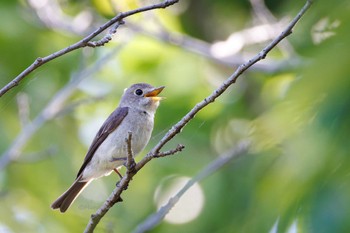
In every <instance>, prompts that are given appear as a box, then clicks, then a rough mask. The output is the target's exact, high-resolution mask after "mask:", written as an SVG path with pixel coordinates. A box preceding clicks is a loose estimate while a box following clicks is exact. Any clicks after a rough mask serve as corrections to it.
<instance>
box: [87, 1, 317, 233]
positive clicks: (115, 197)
mask: <svg viewBox="0 0 350 233" xmlns="http://www.w3.org/2000/svg"><path fill="white" fill-rule="evenodd" d="M311 4H312V1H311V0H308V1H307V2H306V3H305V5H304V6H303V8H302V9H301V10H300V11H299V13H298V14H297V16H295V18H294V19H293V20H292V21H291V22H290V23H289V24H288V25H287V26H286V29H285V30H284V31H283V32H282V33H281V34H280V35H279V36H278V37H276V38H275V39H274V40H273V41H272V42H271V43H270V44H268V45H267V46H266V47H265V48H264V49H263V50H262V51H260V52H259V53H258V54H257V55H256V56H255V57H253V58H252V59H250V60H249V61H247V62H245V63H244V64H242V65H240V66H239V67H238V69H237V70H236V71H235V72H234V73H233V74H232V75H231V76H230V77H229V78H228V79H226V80H225V81H224V82H223V83H222V85H221V86H220V87H219V88H217V89H216V90H214V91H213V93H212V94H211V95H209V96H208V97H206V98H205V99H204V100H203V101H201V102H199V103H198V104H196V105H195V106H194V107H193V108H192V110H190V111H189V112H188V113H187V114H186V115H185V116H184V117H183V118H182V119H181V120H180V121H179V122H178V123H176V124H175V125H174V126H173V127H172V128H171V129H170V130H169V131H168V132H167V134H166V135H165V136H164V137H163V138H162V139H161V140H160V141H159V143H158V144H157V145H156V146H155V147H154V148H153V149H152V150H151V151H150V152H149V153H148V154H147V155H146V156H145V157H144V158H143V159H142V160H141V161H140V162H138V163H137V164H136V165H135V167H134V171H133V172H129V171H127V172H126V174H125V175H124V177H123V178H122V179H121V181H120V182H119V185H118V187H117V188H115V189H114V190H113V192H112V194H111V195H110V196H109V197H108V199H107V200H106V201H105V203H104V204H103V205H102V206H101V207H100V208H99V209H98V210H97V211H96V213H95V214H93V215H92V216H91V219H90V221H89V223H88V225H87V227H86V229H85V232H93V230H94V229H95V227H96V226H97V224H98V222H99V221H100V220H101V219H102V218H103V216H104V215H105V214H106V213H107V212H108V210H109V209H110V208H111V207H112V206H113V205H114V204H115V203H117V202H118V201H120V200H121V197H120V196H121V194H122V192H123V191H124V190H125V189H126V187H128V184H129V183H130V181H131V179H132V178H133V177H134V176H135V175H136V174H137V172H138V171H139V170H141V169H142V167H143V166H145V165H146V164H147V163H148V162H150V161H151V160H152V159H154V158H157V157H161V155H163V156H165V155H170V154H171V153H168V152H160V149H162V148H163V147H164V145H165V144H167V143H168V142H169V141H170V140H171V139H172V138H174V137H175V136H176V135H177V134H179V133H180V132H181V130H182V129H183V128H184V127H185V126H186V124H187V123H188V122H189V121H191V120H192V119H193V118H194V117H195V115H196V114H197V113H198V112H199V111H201V110H202V109H203V108H205V107H206V106H208V105H209V104H211V103H213V102H214V101H215V100H216V99H217V98H218V97H219V96H220V95H221V94H223V93H224V92H225V91H226V90H227V88H228V87H229V86H231V85H232V84H233V83H235V82H236V80H237V79H238V77H240V75H241V74H242V73H243V72H245V71H246V70H247V69H249V68H250V67H251V66H252V65H254V64H255V63H257V62H258V61H260V60H262V59H264V58H265V57H266V55H267V54H268V53H269V52H270V51H271V50H272V49H273V48H274V47H275V46H276V45H277V44H278V43H279V42H281V41H282V40H283V39H284V38H286V37H287V36H288V35H290V34H291V33H292V29H293V28H294V26H295V25H296V23H297V22H298V21H299V20H300V19H301V17H302V16H303V15H304V14H305V12H306V11H307V10H308V9H309V8H310V6H311ZM178 148H182V146H181V145H179V146H178ZM181 150H182V149H174V150H171V151H173V152H174V153H176V152H179V151H181ZM127 169H128V168H127ZM200 178H201V177H200ZM201 179H202V178H201Z"/></svg>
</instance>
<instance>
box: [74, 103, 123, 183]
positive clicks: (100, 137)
mask: <svg viewBox="0 0 350 233" xmlns="http://www.w3.org/2000/svg"><path fill="white" fill-rule="evenodd" d="M128 109H129V108H128V107H118V108H117V109H116V110H115V111H114V112H112V113H111V115H109V117H108V118H107V120H106V121H105V122H104V123H103V125H102V126H101V128H100V130H99V131H98V132H97V134H96V136H95V138H94V140H93V141H92V143H91V145H90V148H89V150H88V152H87V153H86V156H85V159H84V163H83V165H82V166H81V168H80V170H79V172H78V174H77V178H78V177H79V176H80V174H81V173H82V172H83V170H84V169H85V167H86V166H87V164H88V163H89V162H90V161H91V159H92V157H93V156H94V154H95V152H96V150H97V148H98V147H99V146H100V145H101V144H102V142H103V141H104V140H105V139H106V138H107V137H108V135H109V134H110V133H112V132H113V131H114V130H115V129H116V128H118V126H119V125H120V123H121V122H122V121H123V119H124V118H125V117H126V115H128Z"/></svg>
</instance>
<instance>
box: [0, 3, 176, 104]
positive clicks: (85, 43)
mask: <svg viewBox="0 0 350 233" xmlns="http://www.w3.org/2000/svg"><path fill="white" fill-rule="evenodd" d="M178 1H179V0H165V1H164V2H161V3H158V4H154V5H149V6H145V7H141V8H138V9H135V10H131V11H127V12H121V13H119V14H118V15H116V16H115V17H114V18H112V19H111V20H109V21H107V22H106V23H105V24H103V25H102V26H100V27H99V28H98V29H96V30H95V31H93V32H92V33H91V34H90V35H88V36H86V37H85V38H83V39H82V40H80V41H78V42H76V43H75V44H72V45H70V46H68V47H66V48H64V49H61V50H59V51H57V52H54V53H52V54H50V55H48V56H46V57H38V58H37V59H36V60H35V61H34V62H33V63H32V64H31V65H30V66H28V67H27V68H26V69H25V70H24V71H22V73H20V74H19V75H18V76H17V77H15V78H14V79H13V80H12V81H11V82H9V83H8V84H7V85H6V86H4V87H3V88H2V89H1V90H0V97H1V96H3V95H4V94H5V93H6V92H8V91H9V90H10V89H12V88H13V87H15V86H17V85H18V84H19V83H20V82H21V81H22V80H23V79H24V78H25V77H27V76H28V75H29V74H30V73H32V72H33V71H34V70H36V69H37V68H38V67H40V66H42V65H44V64H45V63H47V62H49V61H51V60H53V59H56V58H58V57H60V56H62V55H64V54H67V53H69V52H72V51H74V50H77V49H80V48H84V47H87V46H89V47H96V46H102V45H104V44H106V43H108V42H109V40H110V39H109V38H110V36H111V35H110V34H107V35H106V37H105V39H104V40H103V39H102V40H99V41H97V42H92V41H91V40H92V39H94V38H95V37H96V36H98V35H100V34H101V33H102V32H103V31H105V30H106V29H107V28H109V27H110V26H112V25H114V24H116V23H118V22H119V23H118V24H117V27H118V26H119V25H121V24H123V23H122V21H123V19H125V18H127V17H129V16H131V15H135V14H138V13H141V12H145V11H149V10H154V9H160V8H166V7H168V6H171V5H173V4H175V3H177V2H178ZM116 30H117V28H116V27H114V28H113V29H112V30H111V32H110V33H113V34H114V33H115V32H116Z"/></svg>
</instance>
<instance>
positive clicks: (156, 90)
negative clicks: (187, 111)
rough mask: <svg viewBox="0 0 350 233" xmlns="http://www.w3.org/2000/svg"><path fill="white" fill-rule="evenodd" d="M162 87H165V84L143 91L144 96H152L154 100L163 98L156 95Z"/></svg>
mask: <svg viewBox="0 0 350 233" xmlns="http://www.w3.org/2000/svg"><path fill="white" fill-rule="evenodd" d="M164 88H165V86H161V87H156V88H154V89H152V90H150V91H149V92H147V93H145V95H144V96H145V97H150V98H152V100H156V101H159V100H162V99H165V97H160V96H158V94H159V93H161V92H162V91H163V89H164Z"/></svg>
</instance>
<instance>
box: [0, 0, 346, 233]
mask: <svg viewBox="0 0 350 233" xmlns="http://www.w3.org/2000/svg"><path fill="white" fill-rule="evenodd" d="M156 2H157V1H153V0H152V1H149V0H148V1H138V0H130V1H116V0H91V1H74V0H20V1H19V0H18V1H13V0H2V1H1V2H0V77H1V78H0V86H1V87H3V86H4V85H6V84H7V83H8V82H9V81H11V80H12V79H13V78H14V77H16V76H17V75H18V74H19V73H21V72H22V71H23V70H24V69H25V68H26V67H27V66H28V65H30V64H31V63H32V62H33V61H34V60H35V59H36V58H37V57H43V56H46V55H49V54H51V53H53V52H55V51H57V50H59V49H62V48H65V47H67V46H69V45H71V44H73V43H75V42H77V41H78V40H80V39H81V38H83V37H84V36H86V35H87V34H88V33H89V32H91V31H93V30H94V29H96V28H97V27H98V26H99V25H101V24H103V23H104V22H106V21H107V20H108V19H110V18H112V17H113V16H114V15H115V14H116V13H118V12H121V11H128V10H132V9H135V8H138V7H141V6H145V5H147V4H152V3H156ZM304 3H305V1H301V0H297V1H292V0H278V1H277V0H267V1H265V2H264V1H263V0H217V1H211V0H202V1H195V0H188V1H183V0H182V1H180V2H179V3H178V4H175V5H173V6H171V7H169V8H167V9H165V10H155V11H151V12H146V13H142V14H138V15H135V16H133V17H129V18H127V19H126V20H125V22H126V24H125V25H124V26H122V27H120V28H119V29H118V32H117V34H116V35H115V36H114V39H113V40H112V41H111V42H110V43H108V44H107V45H106V46H104V47H99V48H95V49H92V48H85V49H82V50H78V51H75V52H72V53H70V54H67V55H65V56H63V57H60V58H58V59H56V60H54V61H52V62H50V63H48V64H45V65H44V66H42V67H40V68H39V69H37V70H36V71H35V72H33V73H32V74H31V75H29V76H28V77H27V78H26V79H25V80H24V81H23V82H21V83H20V85H19V86H17V87H15V88H14V89H12V90H11V91H9V92H8V93H7V94H5V95H4V96H2V97H1V98H0V132H1V134H0V139H1V140H0V156H1V157H0V168H1V169H0V206H1V208H0V232H6V233H7V232H81V231H83V229H84V228H85V226H86V224H87V223H88V221H89V218H90V215H91V214H92V213H94V212H95V211H96V210H97V209H98V208H99V207H100V206H101V205H102V203H103V202H104V200H105V199H106V198H107V197H108V196H109V194H110V193H111V191H112V190H113V189H114V187H115V183H116V182H117V180H118V177H117V176H116V175H114V174H112V175H111V176H108V177H105V178H103V179H100V180H97V181H94V182H93V183H92V184H91V185H90V186H89V187H88V188H87V189H86V190H85V191H84V192H83V193H82V195H81V196H79V197H78V199H77V200H76V202H75V203H74V204H73V205H72V206H71V208H70V209H69V210H68V212H66V213H65V214H61V213H59V212H58V211H53V210H51V209H50V204H51V203H52V202H53V201H54V200H55V199H56V198H57V197H58V196H59V195H60V194H61V193H62V192H63V191H65V190H66V189H67V188H68V187H69V185H70V184H71V183H72V181H73V180H74V178H75V175H76V173H77V171H78V169H79V168H80V166H81V164H82V161H83V158H84V156H85V153H86V151H87V148H88V146H89V144H90V143H91V140H92V138H93V137H94V135H95V133H96V132H97V130H98V128H99V126H100V125H101V124H102V122H103V121H104V119H106V117H107V116H108V115H109V114H110V112H111V111H113V110H114V108H115V107H116V106H117V105H118V102H119V98H120V96H121V94H122V93H123V90H124V88H126V87H128V86H130V85H131V84H133V83H137V82H147V83H151V84H153V85H154V86H158V85H165V86H166V89H165V90H164V92H163V96H166V97H167V99H166V100H165V101H163V102H162V103H161V106H160V108H159V110H158V112H157V115H156V123H155V129H154V131H153V137H152V139H151V141H150V143H149V145H148V146H147V148H146V149H145V150H144V152H143V153H142V154H141V155H140V156H139V157H138V158H137V161H138V160H140V159H141V158H142V156H144V155H145V154H146V153H147V152H148V151H149V150H150V149H151V148H152V146H154V145H155V144H156V143H157V142H158V141H159V140H160V139H161V138H162V137H163V135H164V134H165V133H166V132H167V130H169V129H170V127H171V126H172V125H173V124H175V123H176V122H178V121H179V120H180V119H181V118H182V116H183V115H184V114H185V113H186V112H188V111H189V110H190V109H191V108H192V107H193V106H194V105H195V104H196V103H197V102H199V101H201V100H202V99H203V98H205V97H206V96H207V95H209V94H210V93H211V92H212V91H213V90H215V89H216V88H217V87H218V86H219V85H220V84H221V83H222V82H223V81H224V80H225V79H227V78H228V77H229V76H230V74H232V73H233V72H234V70H235V69H236V68H237V67H238V66H239V65H240V64H242V63H243V62H245V61H247V60H248V59H250V58H252V57H253V56H255V55H256V54H257V53H258V52H259V51H260V50H261V49H262V48H264V46H266V45H267V44H268V42H269V41H270V40H271V39H273V38H274V37H276V35H278V34H279V33H280V32H281V30H282V29H283V27H284V26H286V25H287V24H288V22H289V20H290V19H291V18H292V17H294V16H295V15H296V14H297V12H298V11H299V10H300V9H301V7H302V6H303V5H304ZM349 10H350V3H349V1H346V0H335V1H326V0H318V1H315V3H314V4H313V6H312V8H311V9H310V10H309V11H308V12H307V14H306V15H305V16H304V17H303V18H302V20H301V21H300V22H299V24H298V25H297V26H296V28H295V29H294V33H293V34H292V35H291V36H290V37H288V38H287V39H286V40H284V41H283V43H281V44H280V45H278V46H277V47H276V48H275V49H274V50H273V51H272V52H271V53H270V54H269V55H268V56H267V58H266V59H265V60H264V61H262V62H260V63H258V64H256V65H255V66H253V67H251V68H250V69H249V71H248V72H246V73H244V75H242V76H241V77H240V78H239V79H238V81H237V83H235V84H234V85H232V86H231V87H230V88H229V89H228V90H227V91H226V92H225V93H224V94H223V95H222V96H220V98H219V99H218V100H217V101H215V102H214V103H213V104H211V105H209V106H208V107H207V108H205V109H204V110H203V111H201V112H200V113H199V114H198V116H197V117H196V118H195V119H194V120H192V121H191V122H190V123H189V124H188V125H187V126H186V128H185V129H184V130H183V131H182V133H181V134H180V135H178V136H176V137H175V138H174V139H173V140H172V141H171V143H169V144H167V145H166V147H165V148H163V149H164V150H166V149H172V148H174V147H175V146H176V145H177V144H178V143H181V144H184V145H185V146H186V149H185V150H184V151H183V152H182V153H179V154H177V155H174V156H170V157H167V158H163V159H156V160H153V161H151V162H150V163H149V164H148V165H147V166H146V167H144V168H143V169H142V170H141V172H140V173H138V174H137V175H136V176H135V177H134V180H133V181H132V183H131V184H130V185H129V188H128V190H126V192H124V193H123V195H122V198H123V199H124V202H122V203H119V204H117V205H115V206H114V207H113V208H112V209H111V210H110V211H109V212H108V214H107V215H106V216H105V217H104V218H103V220H102V221H101V223H100V224H99V225H98V227H97V229H96V232H131V231H133V230H134V229H135V228H136V227H137V226H138V224H140V223H141V222H142V221H144V220H145V219H146V218H147V216H149V215H150V214H152V213H154V212H155V211H157V208H159V207H160V206H161V205H162V203H163V201H165V200H167V199H168V197H169V195H172V194H173V193H174V191H176V190H177V189H178V188H179V187H181V185H183V184H184V182H186V181H187V180H188V179H189V178H191V177H193V176H194V175H196V174H197V173H198V172H200V171H201V170H202V169H203V168H204V167H205V166H206V165H207V164H209V163H210V162H211V161H214V160H215V159H217V158H219V157H220V156H221V155H222V154H224V153H225V152H226V151H228V150H230V149H231V148H234V147H235V145H237V143H239V141H241V140H242V139H249V140H251V141H252V145H251V148H250V151H249V153H248V154H245V155H243V156H241V157H239V158H238V159H235V160H233V161H231V162H230V163H228V164H227V165H225V166H224V167H223V168H221V169H220V170H219V171H218V172H216V173H215V174H213V175H211V176H209V177H207V178H206V179H204V180H203V181H202V182H200V183H199V184H196V185H195V186H194V187H193V188H191V189H190V190H189V192H188V193H187V194H186V195H185V196H184V198H183V199H182V200H181V201H180V203H179V205H178V206H177V207H176V208H174V209H173V211H172V212H170V213H169V215H168V216H167V217H166V219H165V220H164V221H163V222H162V223H161V224H160V225H159V226H157V227H156V228H154V229H153V230H152V232H169V233H171V232H271V233H274V232H290V233H293V232H318V233H320V232H348V229H350V221H349V216H350V210H349V207H350V181H349V178H350V157H349V151H350V143H349V142H350V141H349V140H350V104H349V103H350V92H349V89H350V79H349V74H350V65H349V54H350V46H349V41H350V27H349V26H348V24H349V23H350V14H349ZM103 35H104V34H103ZM103 35H102V36H103ZM99 38H101V37H99ZM9 155H11V160H7V158H8V157H9ZM121 171H122V172H125V169H124V168H123V169H122V170H121Z"/></svg>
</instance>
